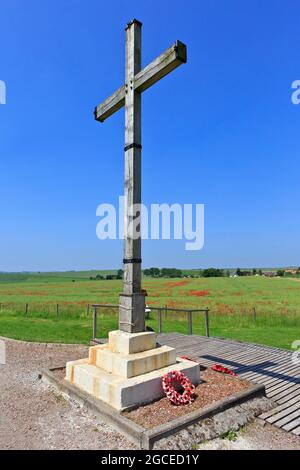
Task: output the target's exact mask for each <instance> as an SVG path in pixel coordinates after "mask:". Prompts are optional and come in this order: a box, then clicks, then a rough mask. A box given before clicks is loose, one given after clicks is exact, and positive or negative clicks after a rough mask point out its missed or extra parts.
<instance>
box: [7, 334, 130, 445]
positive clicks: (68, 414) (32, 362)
mask: <svg viewBox="0 0 300 470" xmlns="http://www.w3.org/2000/svg"><path fill="white" fill-rule="evenodd" d="M5 343H6V365H0V449H130V448H133V446H132V444H130V443H129V442H128V441H127V440H126V439H125V438H124V437H123V436H122V435H121V434H119V433H117V432H115V431H113V430H112V429H111V428H110V427H108V426H107V425H106V424H105V423H104V422H101V421H100V420H99V419H98V418H96V417H95V416H93V415H92V414H91V413H89V412H88V411H86V410H84V409H82V408H80V406H78V405H77V404H75V403H73V402H69V401H66V400H64V399H63V398H62V397H61V396H60V395H55V394H54V393H53V391H52V389H51V388H50V387H47V386H46V385H45V384H43V383H42V381H41V380H39V378H38V373H39V371H40V370H41V369H43V368H47V367H51V366H52V367H53V366H59V365H62V364H64V363H65V362H66V361H68V360H73V359H78V358H81V357H86V356H87V348H86V347H84V346H73V345H52V344H38V343H25V342H21V341H14V340H7V339H5Z"/></svg>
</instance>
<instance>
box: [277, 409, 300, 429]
mask: <svg viewBox="0 0 300 470" xmlns="http://www.w3.org/2000/svg"><path fill="white" fill-rule="evenodd" d="M299 424H300V413H299V410H296V411H294V412H293V413H291V414H289V415H288V416H286V417H285V418H282V419H280V420H279V421H277V422H276V423H275V426H277V427H278V428H283V429H284V430H285V431H291V430H292V429H294V428H296V427H297V426H299Z"/></svg>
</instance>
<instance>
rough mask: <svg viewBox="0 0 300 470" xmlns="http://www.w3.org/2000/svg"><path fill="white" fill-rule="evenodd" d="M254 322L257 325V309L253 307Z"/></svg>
mask: <svg viewBox="0 0 300 470" xmlns="http://www.w3.org/2000/svg"><path fill="white" fill-rule="evenodd" d="M253 321H254V323H256V308H255V307H253Z"/></svg>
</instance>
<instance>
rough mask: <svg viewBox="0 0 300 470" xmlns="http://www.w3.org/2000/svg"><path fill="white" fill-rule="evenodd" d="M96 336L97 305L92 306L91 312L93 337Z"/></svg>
mask: <svg viewBox="0 0 300 470" xmlns="http://www.w3.org/2000/svg"><path fill="white" fill-rule="evenodd" d="M96 338H97V307H95V306H94V312H93V339H96Z"/></svg>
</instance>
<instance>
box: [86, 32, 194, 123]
mask: <svg viewBox="0 0 300 470" xmlns="http://www.w3.org/2000/svg"><path fill="white" fill-rule="evenodd" d="M186 61H187V49H186V46H185V44H183V43H182V42H180V41H176V43H175V44H174V45H173V46H171V47H169V49H167V50H166V51H165V52H163V53H162V54H161V55H160V56H159V57H157V59H155V60H153V62H151V64H149V65H147V67H145V68H144V69H143V70H141V71H140V72H138V73H137V74H136V76H135V77H134V89H135V90H136V91H138V92H140V93H141V92H143V91H145V90H147V88H149V87H150V86H151V85H154V83H156V82H158V81H159V80H161V79H162V78H163V77H165V76H166V75H167V74H168V73H170V72H172V70H174V69H176V68H177V67H179V65H182V64H185V63H186ZM125 90H126V85H123V86H122V87H121V88H119V89H118V90H117V91H116V92H115V93H114V94H113V95H111V96H110V97H109V98H107V99H106V100H105V101H103V102H102V103H101V104H99V106H97V107H96V109H95V119H96V120H97V121H100V122H104V121H105V119H107V118H108V117H109V116H111V115H112V114H114V113H115V112H116V111H118V110H119V109H121V108H122V107H123V106H124V105H125Z"/></svg>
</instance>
